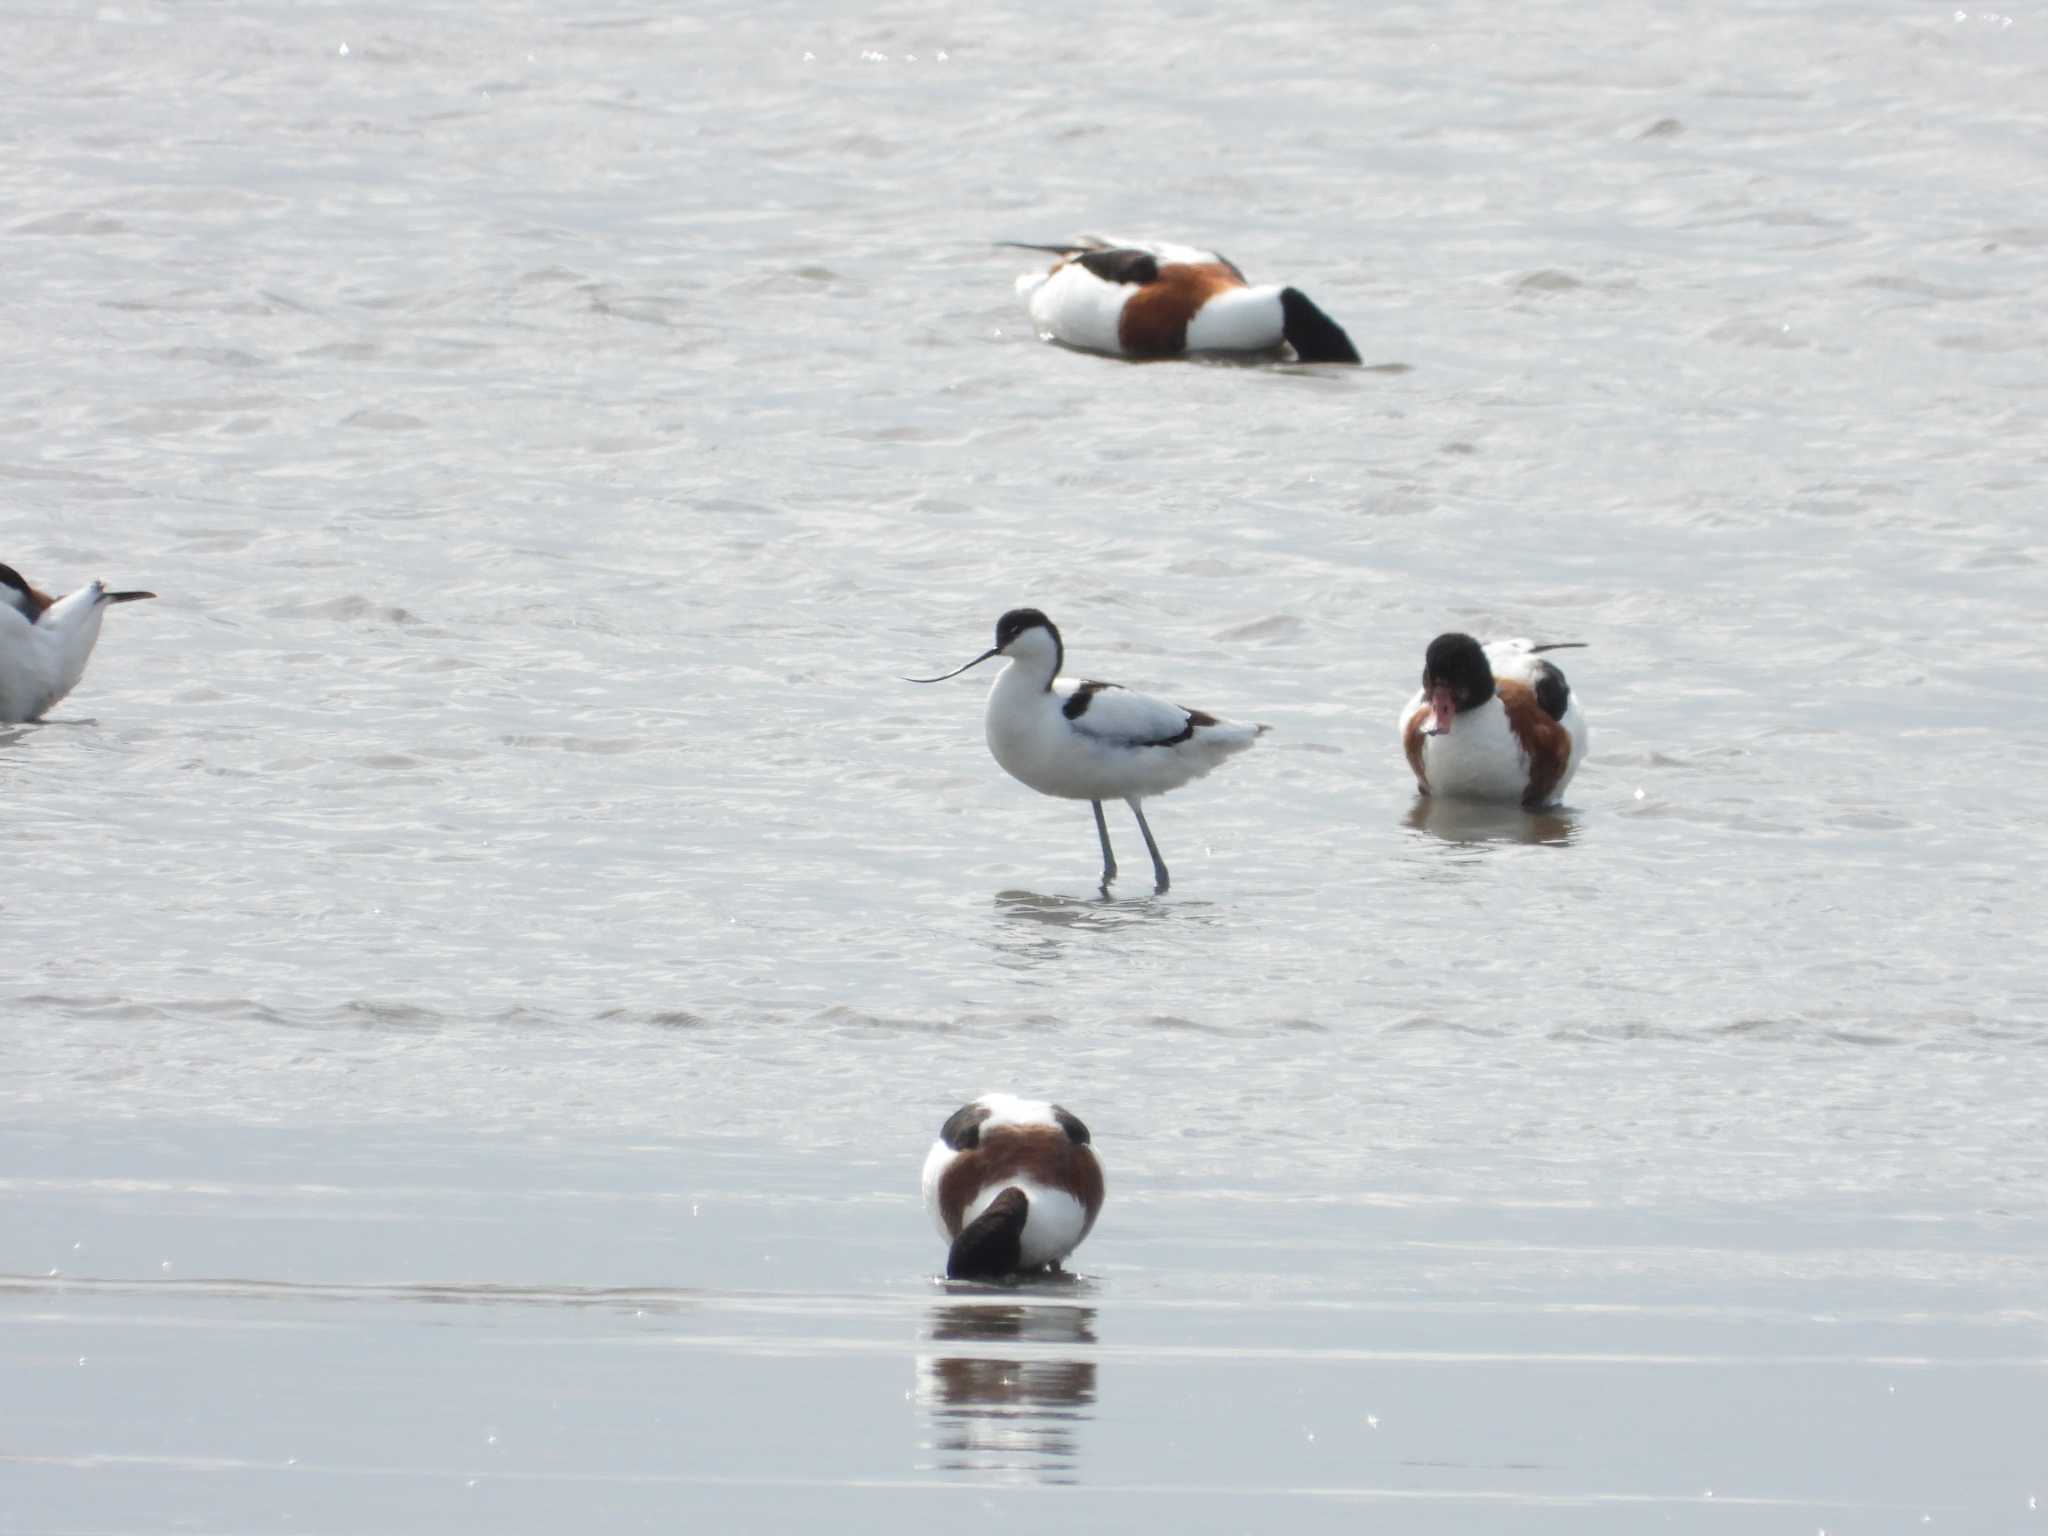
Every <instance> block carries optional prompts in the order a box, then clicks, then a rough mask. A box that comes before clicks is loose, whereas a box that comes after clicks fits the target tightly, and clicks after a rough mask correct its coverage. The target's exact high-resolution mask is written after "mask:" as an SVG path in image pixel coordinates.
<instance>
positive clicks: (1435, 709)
mask: <svg viewBox="0 0 2048 1536" xmlns="http://www.w3.org/2000/svg"><path fill="white" fill-rule="evenodd" d="M1580 644H1581V642H1579V641H1576V640H1561V641H1556V642H1553V643H1551V644H1548V645H1532V644H1531V643H1530V642H1529V641H1527V640H1490V641H1488V642H1486V643H1485V644H1484V645H1482V644H1480V642H1479V641H1477V640H1475V639H1473V638H1472V637H1471V636H1470V635H1462V634H1456V633H1452V634H1444V635H1438V636H1437V637H1436V639H1434V640H1432V641H1431V642H1430V643H1429V651H1428V654H1427V655H1426V656H1425V657H1424V660H1423V666H1422V688H1421V690H1420V691H1419V692H1418V693H1417V694H1416V695H1415V697H1414V698H1413V699H1411V700H1410V701H1409V702H1408V706H1407V708H1406V709H1404V710H1403V711H1402V712H1401V720H1400V732H1401V747H1402V750H1403V752H1405V753H1406V755H1407V758H1408V767H1409V769H1410V770H1411V771H1412V772H1413V773H1414V774H1415V784H1416V788H1418V789H1419V790H1421V791H1422V793H1423V794H1425V795H1446V796H1452V797H1455V798H1460V799H1468V800H1501V801H1509V802H1514V803H1517V804H1520V805H1522V806H1524V807H1526V808H1527V809H1529V810H1537V809H1540V808H1541V807H1543V806H1546V805H1553V804H1555V803H1556V802H1557V801H1558V800H1559V799H1560V798H1562V797H1563V795H1564V791H1565V786H1566V785H1567V784H1569V783H1570V782H1571V779H1572V775H1573V774H1575V773H1577V772H1578V770H1579V764H1580V762H1581V761H1583V760H1584V758H1585V755H1586V725H1585V721H1584V719H1583V717H1581V715H1580V714H1579V705H1578V700H1577V699H1576V698H1574V697H1573V695H1572V690H1571V684H1569V683H1568V682H1566V681H1565V675H1564V673H1563V672H1562V671H1561V670H1560V669H1559V668H1558V667H1557V666H1556V664H1555V663H1553V662H1550V661H1546V660H1545V659H1544V658H1543V656H1542V654H1541V653H1542V652H1545V651H1558V650H1567V649H1574V648H1577V647H1578V646H1579V645H1580Z"/></svg>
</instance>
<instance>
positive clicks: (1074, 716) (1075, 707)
mask: <svg viewBox="0 0 2048 1536" xmlns="http://www.w3.org/2000/svg"><path fill="white" fill-rule="evenodd" d="M1121 686H1122V684H1120V683H1083V684H1082V685H1081V686H1080V687H1078V688H1076V689H1075V690H1074V696H1073V697H1072V698H1071V699H1068V700H1067V702H1066V703H1064V704H1062V705H1061V706H1060V713H1061V714H1063V715H1065V716H1066V717H1067V718H1068V719H1069V720H1078V719H1080V718H1081V717H1082V716H1083V715H1085V714H1087V713H1088V706H1089V705H1090V704H1093V703H1094V702H1095V695H1097V694H1098V693H1101V692H1102V691H1103V690H1104V689H1105V688H1118V687H1121Z"/></svg>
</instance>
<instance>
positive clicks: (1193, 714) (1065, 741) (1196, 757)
mask: <svg viewBox="0 0 2048 1536" xmlns="http://www.w3.org/2000/svg"><path fill="white" fill-rule="evenodd" d="M991 656H1003V657H1007V658H1008V659H1009V663H1010V664H1009V665H1008V666H1006V667H1005V668H1003V670H1002V672H1001V673H1000V674H999V675H998V676H997V678H996V681H995V686H994V687H992V688H990V689H989V693H988V712H987V716H986V720H985V725H986V729H987V732H988V749H989V751H990V752H992V753H994V754H995V759H996V761H997V762H998V763H1000V764H1002V766H1003V768H1004V770H1005V771H1006V772H1007V773H1009V775H1010V776H1011V777H1012V778H1015V779H1018V780H1021V781H1022V782H1023V783H1025V784H1028V785H1030V786H1031V788H1033V789H1035V790H1037V791H1038V792H1039V793H1040V794H1041V795H1054V796H1057V797H1058V798H1060V799H1063V800H1086V801H1088V802H1089V803H1090V804H1091V805H1092V806H1094V808H1095V831H1096V834H1097V835H1098V836H1099V837H1100V838H1101V839H1102V885H1103V889H1104V890H1105V891H1107V890H1108V888H1109V883H1110V882H1111V881H1112V880H1114V879H1116V854H1115V853H1114V852H1112V851H1111V849H1110V846H1109V824H1108V823H1107V822H1106V821H1105V820H1104V819H1103V816H1102V802H1103V801H1105V800H1111V799H1115V800H1121V801H1123V802H1124V804H1126V805H1128V806H1129V807H1130V808H1131V814H1132V815H1133V816H1135V817H1137V818H1138V830H1139V831H1140V832H1142V833H1143V834H1144V835H1145V847H1146V848H1147V849H1148V850H1149V851H1150V853H1151V855H1152V873H1153V875H1154V876H1155V878H1156V880H1157V887H1156V889H1157V890H1158V891H1160V892H1164V891H1165V890H1166V888H1167V884H1168V878H1167V873H1166V861H1165V860H1164V859H1162V858H1160V856H1159V844H1158V843H1157V842H1156V841H1155V840H1154V839H1153V836H1152V828H1151V827H1150V826H1149V825H1148V824H1147V823H1146V821H1145V812H1144V809H1143V807H1142V806H1141V805H1140V804H1139V802H1140V801H1142V800H1143V799H1144V798H1145V797H1146V796H1148V795H1163V794H1165V793H1166V792H1167V791H1168V790H1170V789H1178V788H1180V786H1181V785H1183V784H1185V783H1187V782H1188V781H1189V780H1190V779H1198V778H1200V777H1201V776H1202V775H1203V774H1205V773H1207V772H1208V771H1209V770H1210V769H1212V768H1214V767H1215V766H1216V765H1217V764H1218V763H1220V762H1222V761H1223V760H1224V759H1225V758H1226V757H1229V756H1230V755H1231V754H1232V753H1234V752H1242V751H1243V750H1244V749H1245V748H1246V747H1249V746H1250V745H1251V744H1252V743H1253V742H1254V741H1255V740H1257V739H1258V738H1259V737H1260V736H1261V735H1263V734H1264V733H1265V731H1266V727H1265V726H1263V725H1233V724H1231V723H1230V722H1229V721H1227V720H1219V719H1218V718H1217V717H1216V716H1214V715H1210V714H1205V713H1203V712H1202V711H1201V710H1199V709H1183V708H1181V706H1180V705H1178V704H1169V703H1167V702H1166V701H1165V700H1164V699H1155V698H1152V697H1150V696H1149V695H1146V694H1142V693H1133V692H1131V691H1130V690H1129V689H1128V688H1124V687H1121V686H1119V685H1118V684H1116V683H1095V682H1083V681H1081V680H1080V679H1078V678H1072V677H1061V676H1060V663H1061V662H1062V661H1064V660H1065V658H1066V648H1065V647H1064V646H1063V645H1062V644H1061V642H1060V632H1059V631H1058V630H1057V629H1055V628H1054V627H1053V622H1052V620H1051V619H1048V618H1047V617H1046V616H1045V615H1044V614H1042V613H1040V612H1039V611H1038V610H1037V609H1036V608H1013V609H1011V610H1010V611H1009V612H1008V613H1006V614H1004V615H1003V616H1002V618H1000V619H998V620H997V621H996V643H995V644H994V645H993V646H992V647H990V648H989V649H988V650H986V651H983V652H982V653H981V654H980V655H979V656H977V657H975V658H974V660H972V661H970V662H968V663H967V664H966V666H960V667H955V668H954V669H953V670H952V671H951V672H948V673H945V674H944V675H943V676H940V677H912V678H906V679H904V681H906V682H912V683H943V682H944V681H945V680H946V679H947V678H949V677H958V676H959V675H960V674H961V673H962V672H965V671H966V670H967V668H968V667H975V666H979V665H981V663H982V662H984V661H987V660H988V659H989V658H990V657H991Z"/></svg>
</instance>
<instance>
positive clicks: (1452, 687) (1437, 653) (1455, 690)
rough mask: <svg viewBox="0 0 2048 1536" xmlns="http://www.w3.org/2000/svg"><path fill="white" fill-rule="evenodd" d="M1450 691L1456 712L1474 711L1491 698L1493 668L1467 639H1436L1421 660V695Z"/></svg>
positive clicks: (1454, 635) (1452, 636)
mask: <svg viewBox="0 0 2048 1536" xmlns="http://www.w3.org/2000/svg"><path fill="white" fill-rule="evenodd" d="M1439 688H1441V689H1446V690H1448V691H1449V695H1450V700H1451V702H1452V703H1453V704H1454V705H1456V707H1457V708H1459V709H1477V708H1478V707H1479V706H1480V705H1481V704H1484V703H1485V702H1486V701H1487V700H1488V699H1490V698H1492V697H1493V665H1492V663H1490V662H1489V661H1487V659H1486V650H1485V648H1484V647H1483V646H1481V645H1480V643H1479V642H1478V641H1477V640H1474V639H1473V638H1472V637H1471V636H1470V635H1461V634H1457V633H1452V634H1448V635H1438V636H1437V637H1436V638H1435V639H1434V640H1432V641H1430V642H1429V651H1428V654H1426V655H1425V656H1424V657H1423V659H1422V691H1423V692H1424V693H1427V694H1434V693H1435V692H1436V691H1437V690H1438V689H1439Z"/></svg>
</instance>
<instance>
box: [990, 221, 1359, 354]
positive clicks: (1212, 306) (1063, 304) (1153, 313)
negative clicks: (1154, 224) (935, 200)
mask: <svg viewBox="0 0 2048 1536" xmlns="http://www.w3.org/2000/svg"><path fill="white" fill-rule="evenodd" d="M1004 243H1005V244H1007V245H1011V246H1015V247H1017V248H1019V249H1022V250H1027V251H1049V252H1051V253H1052V254H1053V255H1055V256H1057V257H1059V260H1058V261H1056V262H1054V263H1053V264H1052V267H1051V269H1050V270H1049V271H1046V272H1027V273H1025V274H1024V275H1023V276H1022V277H1020V278H1018V279H1017V297H1018V298H1020V299H1022V300H1023V301H1024V307H1025V309H1026V310H1028V311H1029V312H1030V314H1031V322H1032V324H1033V325H1035V326H1037V328H1038V333H1039V334H1040V335H1041V336H1045V337H1048V338H1050V339H1051V340H1053V341H1057V342H1062V343H1064V344H1065V345H1067V346H1070V347H1079V348H1081V349H1082V350H1083V351H1087V352H1107V353H1109V354H1110V355H1111V356H1114V357H1179V356H1180V355H1181V354H1183V353H1186V352H1277V351H1278V350H1279V349H1280V348H1281V347H1282V346H1283V345H1285V346H1288V347H1292V348H1293V349H1294V355H1295V357H1297V358H1298V359H1300V360H1301V361H1302V362H1304V363H1355V362H1357V361H1358V349H1357V348H1356V347H1354V346H1352V345H1351V338H1350V337H1349V336H1346V335H1345V334H1344V330H1343V327H1342V326H1340V325H1338V324H1337V322H1336V321H1334V320H1332V319H1331V318H1330V317H1329V316H1328V315H1326V314H1324V313H1323V312H1322V311H1321V310H1320V309H1318V308H1316V306H1315V305H1314V304H1313V303H1312V302H1310V300H1309V298H1308V295H1306V294H1304V293H1303V292H1302V291H1301V290H1300V289H1298V288H1283V287H1281V286H1280V285H1279V284H1277V283H1266V284H1261V285H1260V286H1258V287H1253V286H1252V285H1251V284H1249V283H1247V282H1246V281H1245V277H1244V274H1243V273H1242V272H1240V271H1238V269H1237V267H1236V266H1235V265H1234V264H1232V263H1231V262H1228V261H1225V260H1224V259H1223V258H1222V257H1221V256H1218V255H1217V254H1216V253H1215V252H1214V251H1202V250H1196V249H1195V248H1194V247H1193V246H1186V245H1153V244H1140V243H1137V242H1119V241H1109V240H1102V239H1098V238H1095V237H1093V236H1084V237H1083V238H1082V239H1080V240H1077V241H1076V242H1074V243H1073V244H1072V245H1025V244H1023V243H1022V242H1020V241H1006V242H1004Z"/></svg>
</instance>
